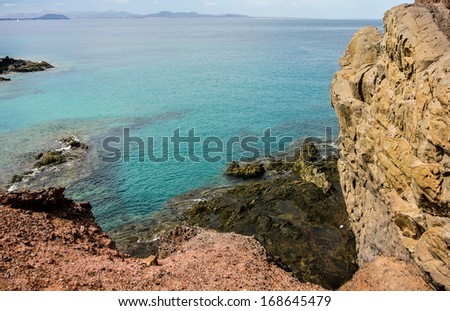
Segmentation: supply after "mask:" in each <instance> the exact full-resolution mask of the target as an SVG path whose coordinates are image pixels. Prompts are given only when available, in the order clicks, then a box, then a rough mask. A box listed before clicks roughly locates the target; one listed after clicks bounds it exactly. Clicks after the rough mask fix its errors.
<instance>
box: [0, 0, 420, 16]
mask: <svg viewBox="0 0 450 311" xmlns="http://www.w3.org/2000/svg"><path fill="white" fill-rule="evenodd" d="M407 2H409V3H411V2H413V0H403V1H401V0H400V1H395V0H341V1H336V0H334V1H333V0H0V16H1V15H5V14H9V13H18V12H20V13H37V12H42V11H56V12H70V11H89V10H95V11H104V10H117V11H127V12H130V13H138V14H148V13H156V12H159V11H173V12H186V11H193V12H198V13H209V14H225V13H236V14H245V15H250V16H255V17H256V16H267V17H272V16H273V17H304V18H331V19H332V18H336V19H346V18H351V19H381V18H382V17H383V14H384V12H385V11H386V10H388V9H389V8H391V7H393V6H395V5H398V4H402V3H407Z"/></svg>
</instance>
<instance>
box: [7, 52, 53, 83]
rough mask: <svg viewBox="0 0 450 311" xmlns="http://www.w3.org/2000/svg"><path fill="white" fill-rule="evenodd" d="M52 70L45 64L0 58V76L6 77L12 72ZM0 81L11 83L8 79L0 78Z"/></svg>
mask: <svg viewBox="0 0 450 311" xmlns="http://www.w3.org/2000/svg"><path fill="white" fill-rule="evenodd" d="M51 68H54V66H52V65H50V64H49V63H47V62H44V61H40V62H32V61H29V60H23V59H14V58H10V57H8V56H6V57H4V58H0V75H6V74H10V73H13V72H21V73H23V72H35V71H44V70H47V69H51ZM0 81H11V79H9V78H4V77H0Z"/></svg>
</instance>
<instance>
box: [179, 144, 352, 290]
mask: <svg viewBox="0 0 450 311" xmlns="http://www.w3.org/2000/svg"><path fill="white" fill-rule="evenodd" d="M308 147H309V148H308ZM312 149H313V147H312V146H309V145H306V146H305V148H304V151H305V152H303V153H302V156H301V157H300V159H299V160H298V161H297V162H296V163H295V164H290V166H288V165H286V166H285V167H290V168H291V171H290V173H289V174H285V175H280V176H278V177H277V178H269V179H265V180H260V181H254V182H246V183H243V184H241V185H238V186H235V187H233V188H231V189H229V190H227V191H222V190H220V192H221V194H220V195H218V196H216V197H215V198H212V199H209V200H202V201H199V202H196V203H195V204H193V206H192V208H190V209H188V210H187V211H186V212H185V216H186V217H187V219H188V223H190V224H191V225H196V226H200V227H203V228H209V229H214V230H219V231H225V232H236V233H239V234H244V235H251V236H255V238H256V239H257V240H258V241H259V242H260V243H261V244H262V245H263V246H264V248H265V249H266V250H267V252H268V254H269V255H270V256H272V260H273V261H274V262H276V263H277V264H279V265H280V267H282V268H283V269H286V270H288V271H292V272H293V274H294V276H296V277H297V278H298V279H300V280H302V281H308V282H312V283H316V284H319V285H321V286H323V287H325V288H329V289H337V288H339V286H341V285H342V284H343V283H344V282H346V281H348V280H349V279H350V278H351V277H352V275H353V273H354V272H355V271H356V269H357V265H356V257H355V255H356V253H355V241H354V235H353V232H352V230H351V228H350V225H349V223H348V221H347V218H348V215H347V212H346V210H345V204H344V200H343V197H342V192H341V189H340V185H339V177H338V173H337V167H336V160H335V161H322V162H321V163H317V164H313V163H311V162H310V161H306V160H305V158H306V159H308V160H311V158H309V157H307V156H306V155H311V156H313V157H316V158H318V156H317V154H316V153H315V152H313V150H312ZM309 151H311V152H309ZM276 163H277V164H276V165H275V167H281V166H282V165H281V164H280V163H278V162H276ZM268 167H269V165H268Z"/></svg>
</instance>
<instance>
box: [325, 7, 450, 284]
mask: <svg viewBox="0 0 450 311" xmlns="http://www.w3.org/2000/svg"><path fill="white" fill-rule="evenodd" d="M441 6H442V5H441ZM440 9H444V10H445V8H444V7H443V6H442V7H441V8H440ZM447 16H448V15H447ZM384 28H385V33H384V35H382V34H380V32H379V31H378V30H377V29H376V28H374V27H368V28H364V29H362V30H360V31H358V32H357V33H356V34H355V35H354V37H353V39H352V41H351V43H350V45H349V47H348V49H347V51H346V52H345V54H344V56H343V57H342V59H341V61H340V65H341V68H342V69H341V71H340V72H338V73H336V75H335V77H334V79H333V82H332V89H331V101H332V104H333V106H334V108H335V110H336V113H337V116H338V119H339V123H340V129H341V137H340V143H339V147H340V156H339V157H340V159H339V172H340V175H341V184H342V189H343V191H344V196H345V200H346V205H347V210H348V212H349V215H350V219H351V223H352V228H353V231H354V233H355V236H356V240H357V251H358V261H359V264H360V265H364V264H365V263H367V262H371V261H373V260H375V258H376V257H377V256H391V257H397V258H400V259H405V260H412V261H413V262H415V264H416V265H417V266H418V267H419V268H420V270H421V271H422V272H423V274H424V275H427V276H429V277H430V280H431V282H432V283H433V285H434V286H435V287H436V288H438V289H447V290H450V218H449V217H450V130H449V128H450V104H449V96H450V42H449V40H448V38H447V36H446V35H445V34H444V33H443V32H442V31H441V30H440V28H439V25H438V23H437V22H436V20H435V18H434V17H433V14H432V13H431V11H430V10H429V8H426V7H423V6H411V5H401V6H397V7H395V8H393V9H392V10H390V11H388V12H387V13H386V15H385V18H384Z"/></svg>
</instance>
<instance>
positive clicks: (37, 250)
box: [0, 188, 321, 291]
mask: <svg viewBox="0 0 450 311" xmlns="http://www.w3.org/2000/svg"><path fill="white" fill-rule="evenodd" d="M63 191H64V189H61V188H59V189H54V188H53V189H52V188H51V189H48V190H40V191H31V192H30V191H27V192H21V193H3V194H0V213H1V215H2V217H0V249H1V252H0V290H166V291H168V290H321V288H320V287H319V286H316V285H312V284H307V283H300V282H299V281H298V280H296V279H294V278H293V277H292V276H290V275H289V273H287V272H285V271H283V270H282V269H280V268H279V267H277V266H276V265H275V264H273V263H271V262H270V261H269V260H268V257H267V255H266V252H265V250H264V249H263V248H262V247H261V245H260V244H259V243H258V242H257V241H255V240H254V239H253V238H250V237H244V236H241V235H238V234H235V233H217V232H214V231H207V230H203V229H200V228H187V227H178V228H176V229H175V230H174V231H171V232H168V233H166V234H164V235H162V238H161V242H160V245H161V252H160V253H161V255H163V256H160V258H159V259H158V260H157V262H155V261H153V262H154V263H155V265H149V261H148V260H141V259H135V258H131V257H130V256H129V255H125V254H122V253H120V252H119V251H117V250H116V248H115V243H114V242H113V241H111V239H110V238H109V236H108V234H106V233H104V232H102V231H101V229H100V228H99V227H98V225H97V224H96V222H95V219H94V217H93V215H92V213H91V206H90V204H89V203H76V202H73V201H71V200H69V199H67V198H65V197H64V195H63ZM163 257H164V258H163Z"/></svg>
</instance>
